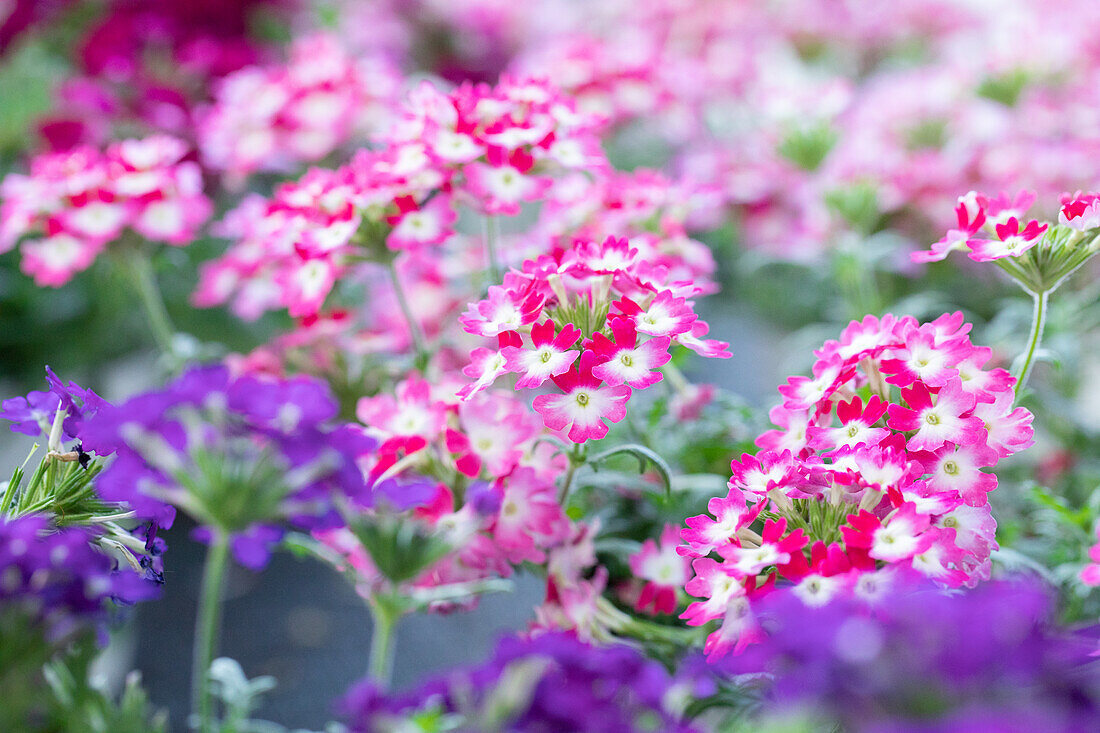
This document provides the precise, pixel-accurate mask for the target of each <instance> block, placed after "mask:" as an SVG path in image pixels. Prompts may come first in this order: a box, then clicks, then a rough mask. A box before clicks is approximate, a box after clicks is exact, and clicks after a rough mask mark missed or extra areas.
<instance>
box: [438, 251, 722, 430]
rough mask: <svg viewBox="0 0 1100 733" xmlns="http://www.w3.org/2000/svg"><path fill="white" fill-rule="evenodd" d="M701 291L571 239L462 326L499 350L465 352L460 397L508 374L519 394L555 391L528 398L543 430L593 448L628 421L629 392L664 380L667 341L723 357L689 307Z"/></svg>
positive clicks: (512, 279) (495, 292)
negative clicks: (566, 246)
mask: <svg viewBox="0 0 1100 733" xmlns="http://www.w3.org/2000/svg"><path fill="white" fill-rule="evenodd" d="M701 292H702V289H701V288H700V287H699V286H698V285H696V284H695V283H694V282H693V281H691V280H678V281H673V280H671V279H670V278H669V269H668V267H666V266H661V265H654V264H653V263H651V262H648V261H646V260H644V259H642V258H641V257H640V256H639V252H638V250H637V249H636V248H634V247H631V246H630V244H629V243H628V242H627V241H626V240H625V239H615V238H614V237H608V238H607V239H606V240H604V241H603V242H602V243H599V244H597V243H595V242H586V241H583V240H578V241H576V242H574V243H573V246H572V248H571V249H569V250H568V251H565V252H559V253H558V254H556V255H543V256H542V257H539V258H538V259H535V260H528V261H526V262H524V263H523V267H522V269H521V270H519V271H516V270H513V271H511V272H509V273H507V274H506V275H505V277H504V283H503V284H502V285H494V286H492V287H490V288H489V294H488V297H486V298H485V299H484V300H482V301H480V302H478V303H471V304H470V309H469V310H468V311H467V312H466V314H465V315H464V316H463V317H462V318H461V319H460V320H461V323H462V325H463V328H464V329H465V330H466V331H467V332H468V333H471V334H474V335H477V336H483V337H486V338H493V339H496V341H497V347H496V348H495V349H491V348H486V347H481V348H477V349H475V350H474V351H473V352H472V353H471V354H470V358H471V364H470V365H469V366H467V367H466V368H465V369H464V370H463V373H464V374H466V376H468V377H470V378H471V379H473V380H474V381H473V382H471V383H469V384H468V385H466V386H465V387H463V388H462V390H461V391H460V392H459V395H460V396H461V397H462V398H463V399H469V398H471V397H472V396H473V395H476V394H478V393H480V392H481V391H482V390H484V389H486V388H487V387H489V385H491V384H492V383H493V382H494V381H496V380H497V379H498V378H499V377H501V376H502V375H504V374H508V373H513V374H517V375H519V376H518V379H517V381H516V383H515V388H516V389H517V390H519V389H538V388H542V387H543V385H544V384H545V383H546V382H547V381H550V382H552V383H553V385H554V386H555V387H556V388H557V389H556V390H553V391H552V392H551V393H550V394H540V395H538V396H536V397H535V400H534V407H535V410H537V411H538V412H539V414H541V415H542V418H543V421H544V422H545V423H546V426H547V427H549V428H550V429H551V430H555V431H561V432H563V433H564V434H565V435H566V436H567V437H568V439H569V440H571V441H573V442H574V443H584V442H585V441H588V440H598V439H599V438H602V437H604V436H605V435H606V434H607V431H608V427H607V422H611V423H617V422H619V421H620V420H622V419H623V417H625V415H626V402H627V400H629V399H630V395H631V392H632V390H634V389H644V388H646V387H649V386H652V385H653V384H655V383H657V382H658V381H660V380H661V378H662V376H663V375H662V374H661V372H660V371H659V369H660V367H662V366H664V365H665V364H666V363H667V362H668V361H669V359H670V358H671V355H670V353H669V349H670V347H671V346H672V344H673V343H677V344H680V345H681V346H686V347H688V348H689V349H691V350H692V351H695V352H696V353H698V354H701V355H703V356H707V357H712V358H728V357H729V356H730V353H729V350H728V347H729V344H727V343H724V342H721V341H715V340H713V339H708V338H706V334H707V332H708V330H709V326H707V324H706V322H704V321H702V320H701V319H700V318H699V316H698V315H697V314H696V313H695V310H694V307H693V300H692V299H693V298H694V297H695V296H697V295H699V294H700V293H701ZM605 421H607V422H605Z"/></svg>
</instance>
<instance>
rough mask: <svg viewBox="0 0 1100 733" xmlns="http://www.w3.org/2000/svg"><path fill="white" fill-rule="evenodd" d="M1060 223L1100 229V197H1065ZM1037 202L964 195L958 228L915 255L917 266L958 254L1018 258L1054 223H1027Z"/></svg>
mask: <svg viewBox="0 0 1100 733" xmlns="http://www.w3.org/2000/svg"><path fill="white" fill-rule="evenodd" d="M1060 200H1061V204H1062V206H1061V208H1060V209H1059V212H1058V223H1059V224H1061V225H1063V226H1067V227H1069V228H1070V229H1073V230H1076V231H1078V232H1083V231H1086V230H1089V229H1096V228H1097V227H1100V194H1096V193H1083V192H1081V191H1078V192H1076V193H1073V194H1069V193H1065V194H1062V196H1061V199H1060ZM1033 203H1035V193H1034V192H1033V191H1020V192H1019V193H1018V194H1016V196H1015V197H1013V198H1011V199H1010V198H1009V197H1008V196H1007V195H1006V194H1003V193H1002V194H1000V195H999V196H997V197H996V198H989V197H988V196H985V195H984V194H981V193H977V192H975V191H971V192H970V193H968V194H966V195H965V196H960V197H959V200H958V202H957V204H956V206H955V216H956V218H957V220H958V226H957V227H955V228H954V229H949V230H948V231H947V234H945V235H944V236H943V237H942V238H941V239H939V240H938V241H936V242H934V243H933V244H932V246H931V248H930V249H928V250H924V251H920V252H914V253H913V255H912V257H913V261H914V262H938V261H940V260H942V259H945V258H946V257H947V255H949V254H950V253H951V252H952V251H954V250H960V251H964V252H967V253H968V254H967V256H968V257H969V258H970V259H972V260H974V261H976V262H991V261H993V260H999V259H1002V258H1004V257H1019V256H1020V255H1022V254H1024V253H1025V252H1027V251H1028V250H1029V249H1031V248H1032V247H1034V246H1035V245H1037V244H1039V242H1040V241H1041V240H1042V237H1043V234H1045V233H1046V231H1047V229H1048V228H1049V226H1050V225H1049V224H1047V223H1040V222H1039V221H1038V220H1036V219H1031V220H1028V221H1027V224H1023V223H1022V222H1024V220H1025V219H1024V217H1025V215H1026V213H1027V210H1028V209H1029V208H1031V205H1032V204H1033Z"/></svg>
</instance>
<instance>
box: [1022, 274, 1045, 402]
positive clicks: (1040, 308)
mask: <svg viewBox="0 0 1100 733" xmlns="http://www.w3.org/2000/svg"><path fill="white" fill-rule="evenodd" d="M1049 296H1050V292H1049V291H1046V290H1044V291H1043V292H1041V293H1032V295H1031V297H1032V300H1034V301H1035V310H1034V312H1033V313H1032V317H1031V336H1029V337H1028V345H1027V354H1026V355H1025V357H1024V363H1023V366H1022V367H1021V368H1020V373H1019V374H1018V375H1017V376H1016V394H1017V395H1019V394H1020V392H1021V391H1022V390H1023V388H1024V385H1025V384H1027V378H1028V376H1029V375H1030V374H1031V367H1032V363H1033V362H1034V359H1035V353H1036V352H1037V351H1038V350H1039V343H1040V342H1041V341H1042V339H1043V328H1044V327H1045V326H1046V318H1047V298H1048V297H1049Z"/></svg>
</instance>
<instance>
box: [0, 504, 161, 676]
mask: <svg viewBox="0 0 1100 733" xmlns="http://www.w3.org/2000/svg"><path fill="white" fill-rule="evenodd" d="M91 539H92V538H91V536H90V535H89V534H88V533H87V532H85V531H84V530H82V529H79V528H75V527H73V528H66V529H60V530H58V529H54V528H51V527H50V526H49V522H48V521H47V519H46V518H45V517H42V516H36V515H27V516H23V517H19V518H18V519H13V518H9V517H0V625H4V624H7V623H11V622H12V621H13V620H14V619H13V618H12V616H11V614H17V615H19V616H22V617H25V619H26V620H27V621H29V622H30V623H31V624H32V625H33V626H35V627H38V628H41V629H42V631H43V632H44V633H45V635H46V636H47V638H49V639H51V640H63V639H65V638H67V637H71V636H72V635H73V634H75V633H78V632H80V631H81V630H86V629H94V628H97V627H99V628H101V627H102V626H103V624H105V623H106V621H107V612H108V610H109V609H108V602H109V601H121V602H124V603H133V602H135V601H139V600H145V599H147V598H150V597H151V594H152V593H153V592H155V586H153V585H150V584H148V583H145V582H144V581H143V580H142V579H141V577H140V576H139V575H136V574H134V573H130V572H116V571H115V567H114V565H115V564H114V561H112V560H111V559H110V558H109V557H108V556H107V555H105V554H103V553H102V552H98V551H97V550H95V549H93V547H92V545H91ZM10 641H11V643H13V645H14V640H10ZM9 661H10V660H9Z"/></svg>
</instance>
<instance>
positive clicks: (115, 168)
mask: <svg viewBox="0 0 1100 733" xmlns="http://www.w3.org/2000/svg"><path fill="white" fill-rule="evenodd" d="M187 152H188V149H187V145H186V144H185V143H183V142H182V141H180V140H177V139H175V138H172V137H168V136H165V135H155V136H152V137H148V138H145V139H140V140H138V139H133V140H124V141H122V142H119V143H115V144H113V145H111V146H110V147H108V148H107V149H106V150H104V151H100V150H97V149H95V148H91V147H78V148H74V149H72V150H68V151H65V152H58V153H45V154H43V155H40V156H38V157H36V158H35V159H34V160H32V161H31V167H30V173H29V174H28V175H22V174H17V173H13V174H10V175H9V176H7V178H5V179H4V181H3V183H2V184H0V198H2V199H3V203H2V204H0V252H6V251H7V250H10V249H12V248H13V247H15V246H16V245H17V244H18V245H19V246H20V252H21V254H22V255H23V259H22V264H21V266H22V269H23V271H24V272H26V273H27V274H28V275H31V276H32V277H34V279H35V282H36V283H38V284H39V285H46V286H50V287H60V286H61V285H64V284H65V283H66V282H68V281H69V280H70V279H72V277H73V276H74V275H75V274H76V273H78V272H81V271H82V270H85V269H87V268H88V267H90V266H91V264H92V262H94V261H95V258H96V257H97V256H98V255H99V254H100V253H102V252H103V251H104V250H105V249H106V248H107V247H108V245H110V244H111V243H112V242H115V241H117V240H118V239H119V238H120V237H121V236H122V235H123V233H124V232H126V231H127V230H131V231H133V232H135V233H136V234H138V235H139V236H141V237H143V238H144V239H147V240H150V241H153V242H163V243H166V244H171V245H176V246H181V245H185V244H189V243H190V242H191V241H192V240H193V239H194V237H195V234H196V233H197V232H198V230H199V228H200V227H201V226H202V225H203V224H204V223H205V222H206V220H207V218H208V217H209V216H210V212H211V210H212V208H213V207H212V205H211V203H210V201H209V199H207V198H206V196H205V195H204V194H203V191H202V173H201V171H200V170H199V166H198V164H196V163H194V162H192V161H189V160H185V157H186V155H187Z"/></svg>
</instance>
